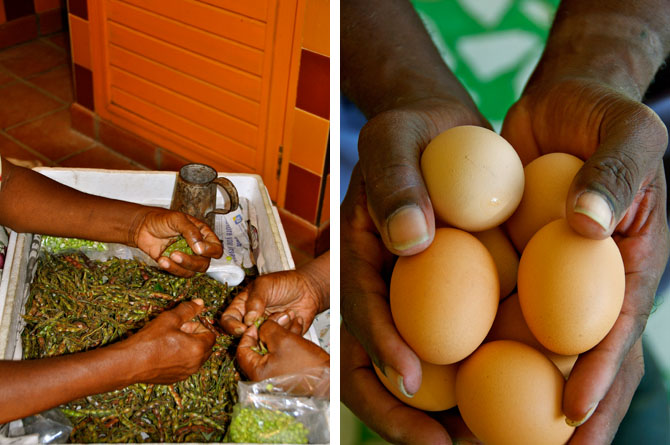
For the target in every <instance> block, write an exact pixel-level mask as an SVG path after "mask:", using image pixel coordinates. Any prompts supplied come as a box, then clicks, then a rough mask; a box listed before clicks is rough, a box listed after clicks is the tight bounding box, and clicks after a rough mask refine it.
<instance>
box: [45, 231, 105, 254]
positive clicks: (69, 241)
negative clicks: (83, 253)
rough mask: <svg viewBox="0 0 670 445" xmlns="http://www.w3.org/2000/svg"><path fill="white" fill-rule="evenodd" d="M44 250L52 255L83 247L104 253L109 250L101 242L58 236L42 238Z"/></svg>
mask: <svg viewBox="0 0 670 445" xmlns="http://www.w3.org/2000/svg"><path fill="white" fill-rule="evenodd" d="M41 243H42V248H43V249H45V250H47V251H49V252H51V253H60V252H66V251H70V250H79V249H81V248H82V247H85V248H88V249H91V250H97V251H99V252H103V251H105V250H107V245H106V244H105V243H103V242H100V241H89V240H86V239H79V238H60V237H57V236H49V235H43V236H42V241H41Z"/></svg>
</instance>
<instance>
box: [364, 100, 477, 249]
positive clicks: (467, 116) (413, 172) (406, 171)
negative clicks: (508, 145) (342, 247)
mask: <svg viewBox="0 0 670 445" xmlns="http://www.w3.org/2000/svg"><path fill="white" fill-rule="evenodd" d="M458 125H478V126H483V127H490V126H489V124H488V123H487V122H486V121H485V120H484V118H483V117H482V116H481V115H479V114H478V113H476V112H473V111H472V110H471V109H470V108H468V107H467V106H465V105H464V104H462V103H460V102H458V101H456V100H453V101H448V100H446V99H424V100H419V101H415V102H412V103H409V104H405V105H403V106H402V107H399V108H394V109H391V110H388V111H384V112H382V113H380V114H378V115H376V116H375V117H373V118H372V119H370V120H369V121H368V123H367V124H365V126H364V127H363V129H362V130H361V132H360V135H359V138H358V153H359V159H360V168H361V172H362V175H363V180H364V184H365V194H366V195H367V206H368V210H369V212H370V216H371V217H372V220H373V221H374V224H375V227H376V228H377V232H378V233H379V234H381V239H382V241H383V243H384V245H385V246H386V248H387V249H388V250H389V251H390V252H392V253H394V254H396V255H413V254H415V253H418V252H421V251H422V250H424V249H425V248H426V247H428V246H429V245H430V243H431V242H432V241H433V237H434V235H435V216H434V214H433V207H432V204H431V202H430V198H429V196H428V191H427V190H426V186H425V184H424V181H423V176H422V174H421V154H422V153H423V150H424V149H425V148H426V146H427V145H428V143H429V142H430V141H431V140H432V139H433V138H435V137H436V136H437V135H439V134H440V133H442V132H443V131H446V130H448V129H449V128H451V127H455V126H458Z"/></svg>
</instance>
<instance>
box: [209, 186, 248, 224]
mask: <svg viewBox="0 0 670 445" xmlns="http://www.w3.org/2000/svg"><path fill="white" fill-rule="evenodd" d="M212 182H214V183H215V184H216V185H218V186H219V187H221V188H222V189H223V191H224V192H225V193H226V195H228V202H229V205H228V206H226V207H225V208H223V209H214V210H212V211H211V212H209V213H207V215H205V217H207V216H209V215H211V214H212V213H218V214H220V215H225V214H226V213H230V212H232V211H234V210H237V207H238V206H239V204H240V198H239V196H238V194H237V189H236V188H235V186H234V185H233V183H232V182H230V180H229V179H227V178H216V179H214V181H212Z"/></svg>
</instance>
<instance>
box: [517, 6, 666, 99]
mask: <svg viewBox="0 0 670 445" xmlns="http://www.w3.org/2000/svg"><path fill="white" fill-rule="evenodd" d="M668 24H670V6H668V2H666V1H665V0H640V1H634V2H627V1H614V2H613V1H610V0H594V1H587V2H585V1H581V0H563V1H561V3H560V5H559V8H558V10H557V12H556V16H555V19H554V23H553V25H552V28H551V32H550V35H549V38H548V40H547V45H546V48H545V51H544V54H543V56H542V59H541V61H540V63H539V64H538V67H537V69H536V70H535V72H534V73H533V76H532V78H531V80H530V81H529V85H533V84H536V83H539V84H541V83H545V82H548V81H550V80H549V79H559V78H570V77H574V78H590V79H595V80H597V81H598V82H601V83H603V84H606V85H608V86H610V87H612V88H614V89H616V90H617V91H619V92H620V93H622V94H625V95H626V96H627V97H629V98H631V99H634V100H637V101H640V100H642V96H643V95H644V93H645V91H646V90H647V88H648V87H649V84H650V83H651V81H652V80H653V78H654V75H655V74H656V72H657V71H658V69H659V67H660V66H661V65H662V64H663V63H664V61H665V59H666V58H667V56H668V54H669V53H670V26H668Z"/></svg>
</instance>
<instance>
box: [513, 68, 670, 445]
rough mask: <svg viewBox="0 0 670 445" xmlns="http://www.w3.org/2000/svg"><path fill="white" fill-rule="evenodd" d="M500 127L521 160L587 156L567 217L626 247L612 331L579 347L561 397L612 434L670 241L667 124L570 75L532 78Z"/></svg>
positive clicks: (575, 417)
mask: <svg viewBox="0 0 670 445" xmlns="http://www.w3.org/2000/svg"><path fill="white" fill-rule="evenodd" d="M502 134H503V136H504V137H505V138H506V139H507V140H508V141H509V142H510V143H511V144H512V146H514V148H515V149H516V150H517V152H518V153H519V156H520V157H521V160H522V161H523V163H524V165H525V164H527V163H529V162H530V161H531V160H533V159H534V158H536V157H538V156H541V155H543V154H546V153H550V152H565V153H570V154H573V155H575V156H578V157H579V158H581V159H583V160H585V164H584V166H583V167H582V168H581V170H580V171H579V172H578V173H577V175H576V176H575V178H574V180H573V182H572V185H571V187H570V191H569V193H568V197H567V201H566V215H567V219H568V222H569V223H570V225H571V227H572V228H573V229H574V230H575V231H577V232H578V233H581V234H582V235H584V236H587V237H590V238H595V239H601V238H604V237H607V236H609V235H612V237H613V238H614V240H615V242H616V243H617V245H618V247H619V250H620V252H621V256H622V258H623V262H624V267H625V272H626V290H625V296H624V302H623V307H622V309H621V313H620V315H619V317H618V319H617V321H616V323H615V324H614V326H613V328H612V330H611V331H610V332H609V334H608V335H607V336H606V337H605V338H604V339H603V340H602V341H601V342H600V343H599V344H598V345H597V346H596V347H594V348H593V349H591V350H590V351H588V352H586V353H584V354H582V355H581V356H580V358H579V359H578V361H577V363H576V364H575V367H574V369H573V370H572V373H571V374H570V378H569V379H568V381H567V384H566V387H565V392H564V398H563V411H564V413H565V415H566V416H567V417H568V418H569V419H571V420H572V421H573V423H575V424H580V423H582V422H583V421H584V419H587V418H588V415H590V414H592V413H593V412H594V411H595V414H593V416H596V418H599V419H600V421H599V425H600V426H601V427H603V428H606V430H607V431H606V432H601V434H600V435H599V436H598V437H599V438H604V437H610V436H613V435H614V433H615V432H616V429H617V427H618V424H619V422H620V420H621V416H619V415H618V413H619V411H620V410H619V408H618V407H614V406H613V405H612V404H613V403H615V402H621V400H623V399H625V400H624V401H625V403H626V407H627V406H628V403H630V398H628V397H624V398H623V399H621V398H620V397H619V396H618V395H614V394H615V393H616V394H619V393H622V392H625V393H626V394H628V393H630V395H631V397H632V391H634V390H635V388H636V387H637V384H638V383H639V378H625V377H622V374H626V373H628V372H630V371H627V370H626V369H625V368H624V367H623V366H622V364H626V360H627V359H626V357H628V356H629V354H631V353H633V352H632V349H631V348H633V345H635V344H636V342H637V341H638V340H639V338H640V336H641V335H642V331H643V330H644V328H645V325H646V322H647V318H648V316H649V312H650V310H651V308H652V305H653V302H654V295H655V292H656V289H657V287H658V283H659V281H660V278H661V275H662V273H663V270H664V268H665V264H666V261H667V259H668V252H669V249H670V239H669V234H668V226H667V222H666V210H665V209H666V182H665V177H664V173H663V165H662V156H663V153H664V151H665V148H666V146H667V132H666V129H665V126H664V125H663V123H662V122H661V120H660V119H659V118H658V116H656V114H655V113H654V112H653V111H652V110H650V109H649V108H647V107H646V106H645V105H643V104H641V103H640V102H637V101H635V100H632V99H630V98H628V97H626V96H624V95H623V94H622V93H620V92H618V91H616V90H613V89H611V88H609V87H607V86H605V85H602V84H600V83H599V82H597V81H593V80H589V79H575V78H572V79H568V80H559V81H555V82H545V83H543V84H541V85H534V86H532V85H531V86H530V87H529V88H527V89H526V91H525V92H524V94H523V96H522V97H521V99H520V100H519V102H517V103H516V104H515V105H514V106H513V107H512V108H511V109H510V111H509V113H508V115H507V117H506V119H505V123H504V125H503V132H502ZM630 366H632V365H630ZM622 385H623V386H626V385H627V386H628V388H626V389H625V390H624V389H623V388H622ZM596 404H597V408H595V407H596ZM592 408H595V410H594V409H592ZM624 412H625V411H624ZM615 413H616V414H617V415H615ZM606 417H609V421H604V420H603V419H605V418H606ZM584 428H586V424H585V427H584ZM581 437H589V435H587V434H585V433H579V430H578V433H576V434H575V439H573V443H607V442H605V441H596V442H589V441H588V440H587V441H586V442H584V441H580V440H581V439H580V438H581Z"/></svg>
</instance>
